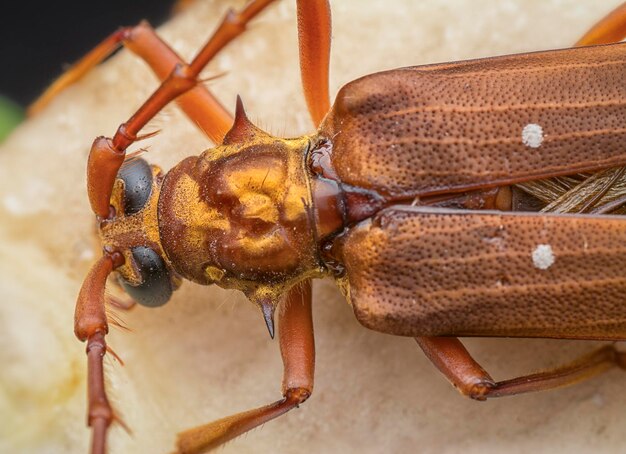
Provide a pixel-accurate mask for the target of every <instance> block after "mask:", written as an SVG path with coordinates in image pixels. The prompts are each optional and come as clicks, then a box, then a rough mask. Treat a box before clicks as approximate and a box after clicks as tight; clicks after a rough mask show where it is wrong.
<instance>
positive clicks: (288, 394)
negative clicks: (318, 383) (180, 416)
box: [177, 285, 315, 454]
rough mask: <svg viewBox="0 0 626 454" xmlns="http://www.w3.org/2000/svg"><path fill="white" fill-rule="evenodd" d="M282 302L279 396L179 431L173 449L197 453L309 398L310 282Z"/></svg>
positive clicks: (311, 353) (312, 364) (311, 358)
mask: <svg viewBox="0 0 626 454" xmlns="http://www.w3.org/2000/svg"><path fill="white" fill-rule="evenodd" d="M283 304H284V306H285V307H284V308H283V310H282V311H281V313H280V315H279V324H278V335H279V338H280V352H281V355H282V358H283V364H284V375H283V384H282V393H283V399H281V400H279V401H277V402H274V403H273V404H269V405H266V406H264V407H259V408H255V409H254V410H248V411H245V412H242V413H237V414H235V415H232V416H228V417H226V418H222V419H219V420H217V421H214V422H212V423H210V424H207V425H204V426H199V427H195V428H193V429H190V430H187V431H185V432H182V433H180V434H179V435H178V440H177V453H179V454H192V453H200V452H204V451H205V450H209V449H212V448H215V447H217V446H219V445H221V444H223V443H226V442H227V441H229V440H232V439H233V438H235V437H237V436H239V435H241V434H243V433H245V432H247V431H249V430H251V429H254V428H255V427H258V426H260V425H261V424H265V423H266V422H268V421H271V420H272V419H274V418H276V417H278V416H280V415H282V414H284V413H287V412H288V411H289V410H291V409H293V408H296V407H298V405H299V404H301V403H302V402H304V401H305V400H307V399H308V398H309V396H310V395H311V393H312V392H313V375H314V370H315V343H314V338H313V317H312V314H311V289H310V286H308V285H305V286H304V287H303V288H301V287H296V288H293V289H291V290H290V291H289V293H288V295H287V298H286V300H285V301H284V303H283Z"/></svg>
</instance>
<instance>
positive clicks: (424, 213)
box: [341, 206, 626, 339]
mask: <svg viewBox="0 0 626 454" xmlns="http://www.w3.org/2000/svg"><path fill="white" fill-rule="evenodd" d="M624 237H626V219H624V218H619V217H616V216H603V217H601V218H598V217H591V216H580V215H554V214H552V215H550V214H544V215H538V214H536V213H533V214H525V213H500V212H493V211H491V212H489V211H482V212H477V211H461V210H444V209H435V208H417V207H409V206H394V207H390V208H388V209H385V210H383V211H381V212H380V213H379V214H378V215H377V216H376V217H375V218H374V219H373V220H370V221H367V222H364V223H362V224H360V225H359V226H357V227H355V228H353V229H351V230H350V231H349V232H348V233H347V234H346V236H345V238H343V240H342V242H341V254H342V256H343V257H342V261H343V262H344V264H345V267H346V276H347V277H346V278H345V279H346V280H347V284H348V287H349V296H350V300H351V302H352V305H353V307H354V311H355V314H356V316H357V318H358V319H359V321H360V322H361V323H363V324H364V325H365V326H367V327H369V328H372V329H375V330H377V331H383V332H386V333H390V334H397V335H405V336H423V335H428V336H440V335H455V336H517V337H558V338H585V339H625V338H626V305H625V304H624V301H625V295H626V273H625V271H624V270H626V246H624V241H623V238H624Z"/></svg>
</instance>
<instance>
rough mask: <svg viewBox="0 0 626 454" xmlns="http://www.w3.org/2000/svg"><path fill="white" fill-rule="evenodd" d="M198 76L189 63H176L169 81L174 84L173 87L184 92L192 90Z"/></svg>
mask: <svg viewBox="0 0 626 454" xmlns="http://www.w3.org/2000/svg"><path fill="white" fill-rule="evenodd" d="M196 77H197V74H195V72H194V71H193V70H192V69H191V67H190V66H189V65H187V64H184V63H176V66H174V69H173V70H172V73H171V74H170V76H169V78H168V81H167V83H168V84H172V87H173V88H174V90H175V91H176V92H177V93H184V92H186V91H188V90H191V89H192V88H193V87H194V86H195V85H196V81H197V79H196Z"/></svg>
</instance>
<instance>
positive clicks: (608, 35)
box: [576, 3, 626, 46]
mask: <svg viewBox="0 0 626 454" xmlns="http://www.w3.org/2000/svg"><path fill="white" fill-rule="evenodd" d="M624 38H626V3H623V4H621V5H620V6H618V7H617V8H615V9H614V10H613V11H612V12H611V13H609V14H608V15H607V16H605V17H604V18H603V19H602V20H600V22H598V23H597V24H596V25H594V26H593V27H592V28H591V30H589V31H588V32H587V33H585V35H584V36H583V37H582V38H580V39H579V40H578V42H577V43H576V46H591V45H594V44H610V43H617V42H619V41H621V40H623V39H624Z"/></svg>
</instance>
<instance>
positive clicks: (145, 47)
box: [28, 22, 232, 143]
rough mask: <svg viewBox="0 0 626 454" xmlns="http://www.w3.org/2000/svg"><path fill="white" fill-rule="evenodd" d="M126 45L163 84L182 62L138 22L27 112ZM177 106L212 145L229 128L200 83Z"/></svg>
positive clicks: (33, 111)
mask: <svg viewBox="0 0 626 454" xmlns="http://www.w3.org/2000/svg"><path fill="white" fill-rule="evenodd" d="M120 45H123V46H125V47H126V48H128V49H129V50H131V51H132V52H133V53H135V54H136V55H137V56H138V57H140V58H141V59H143V60H144V61H145V62H146V63H147V64H148V65H149V66H150V68H151V69H152V71H153V72H154V73H155V74H156V76H157V77H158V78H159V79H160V80H161V81H162V80H164V79H165V78H166V77H167V76H168V75H169V74H170V72H171V71H172V69H173V68H174V67H175V66H176V65H177V64H184V62H183V60H182V59H181V58H180V57H179V56H178V55H177V54H176V52H174V50H172V48H170V47H169V46H168V45H167V44H166V43H165V42H164V41H163V40H162V39H161V38H160V37H159V36H158V35H157V34H156V32H155V31H154V29H153V28H152V27H151V26H150V25H149V24H148V23H147V22H141V23H140V24H139V25H136V26H135V27H125V28H121V29H119V30H118V31H116V32H114V33H112V34H111V35H110V36H109V37H108V38H106V39H105V40H104V41H102V42H101V43H100V44H98V45H97V46H96V47H95V48H94V49H93V50H92V51H91V52H89V53H88V54H87V55H85V56H84V57H83V58H82V59H80V60H79V61H78V62H77V63H75V64H74V65H73V66H72V67H71V68H70V69H68V70H67V71H66V72H65V73H64V74H62V75H61V77H59V78H58V79H57V80H56V81H55V82H54V83H52V84H51V85H50V86H49V87H48V89H47V90H46V91H45V92H44V93H43V94H42V95H41V96H40V97H39V98H38V99H37V100H36V101H35V102H34V103H33V104H31V106H30V107H29V109H28V112H29V115H33V114H36V113H37V112H40V111H41V110H42V109H43V108H44V107H45V106H47V105H48V104H49V103H50V101H52V99H53V98H55V97H56V96H57V95H58V94H59V93H60V92H61V91H63V90H65V89H66V88H67V87H68V86H70V85H72V84H73V83H75V82H76V81H78V80H80V79H82V77H83V76H85V74H87V73H88V72H89V71H90V70H91V69H92V68H93V67H94V66H96V65H97V64H98V63H100V62H101V61H102V60H104V59H105V58H106V57H107V56H109V55H110V54H112V53H113V52H114V51H115V50H117V49H118V48H119V47H120ZM177 103H178V104H179V106H180V107H181V108H182V109H183V111H184V112H185V113H186V114H187V116H188V117H189V118H191V119H192V120H193V122H194V123H195V124H196V125H198V127H199V128H200V129H201V130H202V131H203V132H204V133H205V134H206V135H207V136H208V137H209V138H210V139H211V140H212V141H214V142H215V143H219V142H221V140H222V138H223V137H224V135H225V134H226V132H227V131H228V129H229V128H230V126H231V125H232V116H231V115H230V113H229V112H228V111H227V110H226V109H225V108H224V107H223V106H222V105H221V104H220V102H219V101H218V100H217V99H216V98H215V97H214V96H213V95H212V94H211V92H210V91H209V90H207V88H206V87H205V86H204V85H202V84H199V85H197V86H195V87H194V88H193V89H192V90H190V92H189V93H185V94H183V95H181V96H180V98H178V100H177Z"/></svg>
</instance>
